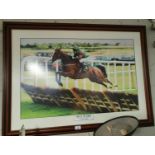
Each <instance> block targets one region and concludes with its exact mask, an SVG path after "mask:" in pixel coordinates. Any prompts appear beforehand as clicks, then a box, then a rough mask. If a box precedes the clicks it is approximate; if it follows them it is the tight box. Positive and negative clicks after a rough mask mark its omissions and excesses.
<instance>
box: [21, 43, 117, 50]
mask: <svg viewBox="0 0 155 155" xmlns="http://www.w3.org/2000/svg"><path fill="white" fill-rule="evenodd" d="M119 45H120V43H115V44H109V43H103V44H102V43H42V44H38V43H34V44H29V43H28V44H25V45H21V48H32V49H55V48H64V49H72V48H73V47H79V48H84V49H91V48H103V46H119Z"/></svg>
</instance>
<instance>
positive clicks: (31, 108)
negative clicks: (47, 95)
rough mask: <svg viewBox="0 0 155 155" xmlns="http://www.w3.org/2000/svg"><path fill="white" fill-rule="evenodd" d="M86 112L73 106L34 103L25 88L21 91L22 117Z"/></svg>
mask: <svg viewBox="0 0 155 155" xmlns="http://www.w3.org/2000/svg"><path fill="white" fill-rule="evenodd" d="M86 113H87V112H85V111H80V110H76V109H71V108H62V107H51V106H48V105H42V104H36V103H33V101H32V99H31V98H30V96H29V95H28V94H27V93H26V92H25V91H24V90H22V91H21V119H28V118H43V117H56V116H64V115H77V114H86Z"/></svg>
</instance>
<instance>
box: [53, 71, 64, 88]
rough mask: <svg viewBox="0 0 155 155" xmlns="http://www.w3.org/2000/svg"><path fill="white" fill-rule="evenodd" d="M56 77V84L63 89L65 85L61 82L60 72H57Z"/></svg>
mask: <svg viewBox="0 0 155 155" xmlns="http://www.w3.org/2000/svg"><path fill="white" fill-rule="evenodd" d="M55 77H56V82H57V83H58V85H60V86H61V87H63V84H62V82H61V74H60V72H56V75H55Z"/></svg>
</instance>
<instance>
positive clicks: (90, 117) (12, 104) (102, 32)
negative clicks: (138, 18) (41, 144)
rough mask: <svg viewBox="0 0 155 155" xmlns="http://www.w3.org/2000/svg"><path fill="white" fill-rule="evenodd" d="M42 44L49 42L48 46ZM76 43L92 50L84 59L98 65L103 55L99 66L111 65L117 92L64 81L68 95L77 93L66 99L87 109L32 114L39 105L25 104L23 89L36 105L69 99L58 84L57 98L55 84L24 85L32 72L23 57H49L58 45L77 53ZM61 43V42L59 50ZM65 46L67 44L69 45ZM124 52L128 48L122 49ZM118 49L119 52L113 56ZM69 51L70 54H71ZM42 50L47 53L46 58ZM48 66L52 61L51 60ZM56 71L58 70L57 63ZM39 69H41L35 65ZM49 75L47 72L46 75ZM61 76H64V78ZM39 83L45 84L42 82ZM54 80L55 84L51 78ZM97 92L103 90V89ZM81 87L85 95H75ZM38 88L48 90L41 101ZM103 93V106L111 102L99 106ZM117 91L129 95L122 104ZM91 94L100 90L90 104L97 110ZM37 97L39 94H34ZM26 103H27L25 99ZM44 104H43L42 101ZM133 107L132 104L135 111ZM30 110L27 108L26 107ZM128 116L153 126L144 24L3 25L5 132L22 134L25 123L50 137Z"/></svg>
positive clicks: (35, 132) (30, 129) (30, 130)
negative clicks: (48, 93) (29, 71)
mask: <svg viewBox="0 0 155 155" xmlns="http://www.w3.org/2000/svg"><path fill="white" fill-rule="evenodd" d="M37 39H38V40H37ZM50 43H51V44H50ZM62 43H63V45H62ZM84 43H87V46H89V48H88V47H86V45H84ZM95 43H96V44H95ZM97 43H98V45H97ZM43 44H44V45H45V46H44V47H43ZM32 45H33V46H32ZM47 45H48V46H47ZM74 45H76V46H77V45H79V47H80V50H81V49H82V50H84V51H86V52H87V53H89V55H90V56H91V57H90V56H89V58H88V59H86V60H88V61H89V62H90V61H94V58H95V60H96V64H97V63H98V64H99V63H100V60H99V59H102V60H101V61H103V62H101V63H100V64H102V65H105V66H106V67H105V68H106V70H108V65H107V64H109V66H110V67H109V68H111V69H109V71H108V73H107V78H109V77H110V75H111V80H112V81H113V82H114V83H116V84H118V86H116V87H115V88H113V90H112V89H111V88H110V86H109V85H110V84H107V85H106V86H107V88H102V87H101V86H99V87H98V86H96V81H95V84H90V83H89V84H86V85H89V87H91V88H90V90H87V89H86V86H85V89H86V90H87V91H86V92H85V89H83V87H84V86H83V84H84V83H83V81H82V84H80V82H79V83H78V84H79V85H82V86H81V87H80V88H78V87H77V85H76V86H75V87H76V88H75V89H71V88H68V85H67V84H66V83H65V90H64V89H63V91H66V94H65V95H66V96H68V93H70V92H71V93H72V94H71V96H73V97H74V101H73V99H72V97H71V98H69V99H68V103H70V102H71V101H72V102H74V105H76V106H75V107H74V106H73V105H72V108H73V107H74V108H73V109H76V110H77V109H78V108H82V110H83V111H82V112H79V111H78V112H77V111H76V113H75V114H64V113H63V114H56V115H55V116H53V115H52V114H53V113H52V112H51V113H52V114H51V115H47V113H46V112H45V114H43V113H41V114H40V113H39V114H36V113H35V117H34V113H33V112H35V110H36V109H37V108H36V109H35V108H34V109H35V110H34V109H33V110H32V109H31V108H30V109H28V108H27V105H23V101H22V100H24V99H25V98H26V97H25V96H24V97H23V96H22V93H23V91H24V93H25V91H27V94H26V95H29V98H31V99H32V101H33V102H34V103H33V105H34V104H35V106H36V103H37V102H39V103H40V102H41V104H42V103H47V102H48V103H49V100H50V102H52V104H53V102H54V103H55V102H57V106H58V105H59V104H61V103H59V100H60V98H61V99H62V100H63V99H65V100H66V98H67V97H66V96H65V97H64V96H63V95H62V96H61V94H63V93H62V92H61V87H59V89H60V92H59V90H55V88H54V89H52V91H54V93H53V94H52V95H56V94H57V93H58V94H59V97H58V98H59V99H56V98H54V99H53V98H52V97H51V96H50V95H49V96H48V95H47V94H45V93H47V92H50V93H51V88H50V89H48V88H47V89H48V90H47V89H46V88H45V86H43V87H42V88H39V87H37V88H36V87H35V88H34V87H33V88H32V87H31V86H27V85H26V86H25V85H24V84H25V83H22V82H21V81H22V78H24V77H26V75H27V74H28V73H26V72H25V73H23V71H22V69H23V68H22V66H21V62H22V60H23V59H24V58H25V57H26V56H30V57H35V58H36V57H40V58H41V59H42V57H48V58H49V56H51V55H48V54H49V53H48V52H46V51H48V50H49V51H50V50H51V51H54V50H55V49H56V48H57V49H59V50H60V46H61V48H62V51H63V50H64V51H65V50H66V52H67V54H68V53H69V52H70V53H71V52H73V51H72V49H73V48H74V47H73V46H74ZM34 46H35V47H34ZM57 46H59V48H58V47H57ZM64 47H66V49H65V48H64ZM28 49H29V51H28ZM30 50H31V51H30ZM121 50H122V51H125V52H124V53H123V52H120V51H121ZM36 51H37V53H36ZM38 51H41V52H38ZM94 51H95V52H96V53H95V52H94ZM109 51H113V52H111V53H113V54H111V55H109V53H110V52H109ZM114 51H115V53H116V54H114ZM93 52H94V53H93ZM102 52H103V53H104V54H103V56H102V54H101V53H102ZM34 53H35V54H34ZM70 53H69V55H70V56H72V54H70ZM107 53H108V54H107ZM127 53H128V54H127ZM40 54H41V55H42V54H43V56H41V55H40ZM44 54H47V55H48V56H47V55H46V56H45V55H44ZM94 54H95V56H94ZM106 54H107V55H106ZM126 54H127V55H126ZM72 59H74V58H72ZM75 59H76V58H75ZM130 59H132V60H131V61H132V62H131V63H128V62H127V61H130ZM35 60H36V59H31V62H33V61H35ZM46 60H47V59H46ZM80 61H81V60H80ZM88 61H87V62H88ZM108 61H109V63H108ZM111 61H113V62H114V64H115V65H114V66H112V62H111ZM85 62H86V61H85ZM121 62H123V64H124V65H121V66H120V64H121ZM27 63H28V62H27ZM81 63H82V64H83V61H81ZM44 64H46V65H49V63H44ZM94 64H95V63H94ZM128 64H129V65H128ZM133 64H134V65H133ZM50 65H51V64H50ZM58 65H59V64H58ZM60 65H62V64H60ZM87 65H88V68H89V67H90V66H91V65H89V63H88V64H87ZM25 66H26V65H25ZM25 66H24V67H25ZM123 66H124V70H123ZM26 67H27V66H26ZM117 68H119V72H120V73H117V74H115V73H116V71H117ZM54 69H55V71H56V67H55V68H54ZM54 69H53V70H52V75H53V74H54ZM27 70H28V69H27ZM35 70H37V69H36V68H35ZM125 70H128V71H129V73H126V72H125ZM46 71H47V72H48V71H49V70H48V69H47V70H46ZM87 71H88V70H87ZM121 71H124V73H121ZM22 73H23V75H22ZM48 74H51V73H48ZM79 74H80V71H79ZM118 74H120V77H117V76H116V75H118ZM133 75H135V76H133ZM123 76H124V77H123ZM126 76H129V77H126ZM46 77H47V76H45V77H44V78H46ZM58 77H59V76H58ZM62 78H63V79H64V77H62ZM132 78H133V79H134V80H133V81H134V82H133V83H134V86H133V85H132V82H127V83H128V84H126V81H127V79H128V80H129V79H130V80H131V79H132ZM63 79H62V80H63ZM90 81H91V80H90ZM90 81H89V82H90ZM123 81H124V82H123ZM31 82H32V81H31ZM39 82H40V83H41V82H42V81H39ZM39 82H38V83H39ZM59 82H60V81H59ZM69 82H71V79H69ZM91 82H92V81H91ZM51 83H54V82H53V81H51ZM123 83H124V84H123ZM47 85H48V83H47ZM47 85H46V86H47ZM135 85H136V86H135ZM69 86H70V84H69ZM103 87H104V86H103ZM126 87H130V88H133V87H134V88H135V89H134V93H135V92H136V96H135V94H132V93H131V92H128V91H130V90H129V88H127V89H128V90H126ZM23 88H24V90H23ZM120 88H121V89H120ZM32 89H33V90H32ZM45 89H46V91H45ZM81 89H82V90H81ZM103 89H104V90H103ZM49 90H50V91H49ZM98 90H100V92H99V91H98ZM117 90H118V91H117ZM80 91H81V92H82V95H84V93H86V96H80V95H81V94H78V93H77V92H80ZM36 92H37V93H38V94H39V93H41V92H44V96H39V97H40V100H37V98H38V96H35V95H36V94H37V93H36ZM101 92H102V95H103V96H104V97H105V98H106V99H105V98H104V99H102V100H101V104H103V103H104V100H106V101H109V103H110V105H106V104H105V103H104V105H100V103H99V102H100V97H99V96H100V94H101ZM103 92H104V94H103ZM109 92H110V93H109ZM116 92H118V93H117V95H120V92H121V93H122V94H121V95H124V94H126V96H125V98H126V99H124V98H122V100H121V101H120V100H119V101H120V102H121V103H119V101H118V96H117V95H116ZM33 93H34V94H35V95H34V94H33ZM89 93H90V95H89ZM93 93H95V95H96V94H98V95H96V98H99V102H97V99H96V98H93V99H92V100H93V102H95V103H92V105H94V104H95V106H97V107H96V110H94V108H93V107H92V105H89V99H88V98H89V96H95V95H94V94H93ZM108 93H109V94H108ZM112 95H114V98H117V99H116V100H113V99H112ZM131 95H133V98H134V99H133V98H132V97H131ZM34 96H35V97H36V98H34ZM116 96H117V97H116ZM48 97H49V98H48ZM84 97H86V98H84ZM43 98H44V100H43ZM45 98H46V99H47V98H48V99H49V100H48V101H47V102H45ZM101 98H103V97H101ZM107 98H108V99H107ZM111 99H112V100H111ZM51 100H52V101H51ZM53 100H56V101H53ZM62 100H61V101H62ZM86 100H87V101H86ZM25 102H26V103H27V101H25ZM25 102H24V103H25ZM62 102H63V101H62ZM128 102H129V103H128ZM131 102H132V105H131ZM68 103H67V101H65V105H67V108H70V107H68ZM49 104H51V103H49ZM49 104H48V105H47V106H48V107H50V105H49ZM55 104H56V103H55ZM133 104H134V105H133ZM39 105H40V104H39ZM122 105H123V106H122ZM37 106H38V105H37ZM40 106H41V107H42V106H43V105H40ZM52 106H53V105H52ZM69 106H70V105H69ZM106 106H109V107H106ZM23 107H24V108H23ZM58 107H59V106H58ZM132 107H134V108H133V109H132ZM135 107H136V108H135ZM26 108H27V111H26V110H25V109H26ZM46 108H47V107H46ZM65 108H66V107H65ZM110 108H111V109H112V110H111V109H110ZM47 109H48V108H47ZM90 109H93V110H90ZM108 109H109V110H108ZM78 110H79V109H78ZM80 110H81V109H80ZM62 111H63V112H64V111H65V110H64V109H63V110H62ZM85 111H86V113H85ZM26 112H27V113H26ZM67 112H68V111H67ZM104 112H105V113H104ZM124 115H131V116H134V117H137V118H138V119H139V121H140V126H151V125H153V112H152V101H151V91H150V80H149V70H148V58H147V43H146V29H145V26H129V25H100V24H99V25H97V24H73V23H72V24H67V23H29V22H4V23H3V135H19V130H20V128H21V126H22V125H24V126H25V128H26V135H50V134H63V133H74V132H87V131H94V130H95V129H96V128H97V127H99V126H100V125H101V124H102V123H104V122H105V121H107V120H108V119H112V118H115V117H117V116H124ZM38 116H39V117H38Z"/></svg>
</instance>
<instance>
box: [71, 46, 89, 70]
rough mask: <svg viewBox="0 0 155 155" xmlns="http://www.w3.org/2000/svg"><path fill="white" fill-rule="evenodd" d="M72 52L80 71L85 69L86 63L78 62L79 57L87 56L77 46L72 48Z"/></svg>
mask: <svg viewBox="0 0 155 155" xmlns="http://www.w3.org/2000/svg"><path fill="white" fill-rule="evenodd" d="M73 52H74V56H73V57H74V59H75V60H77V62H78V63H79V64H80V71H79V72H82V71H85V69H86V65H85V64H84V63H82V62H80V60H81V59H83V58H86V57H88V56H87V55H86V54H85V53H84V52H82V51H81V50H80V49H79V48H78V47H74V48H73Z"/></svg>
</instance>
